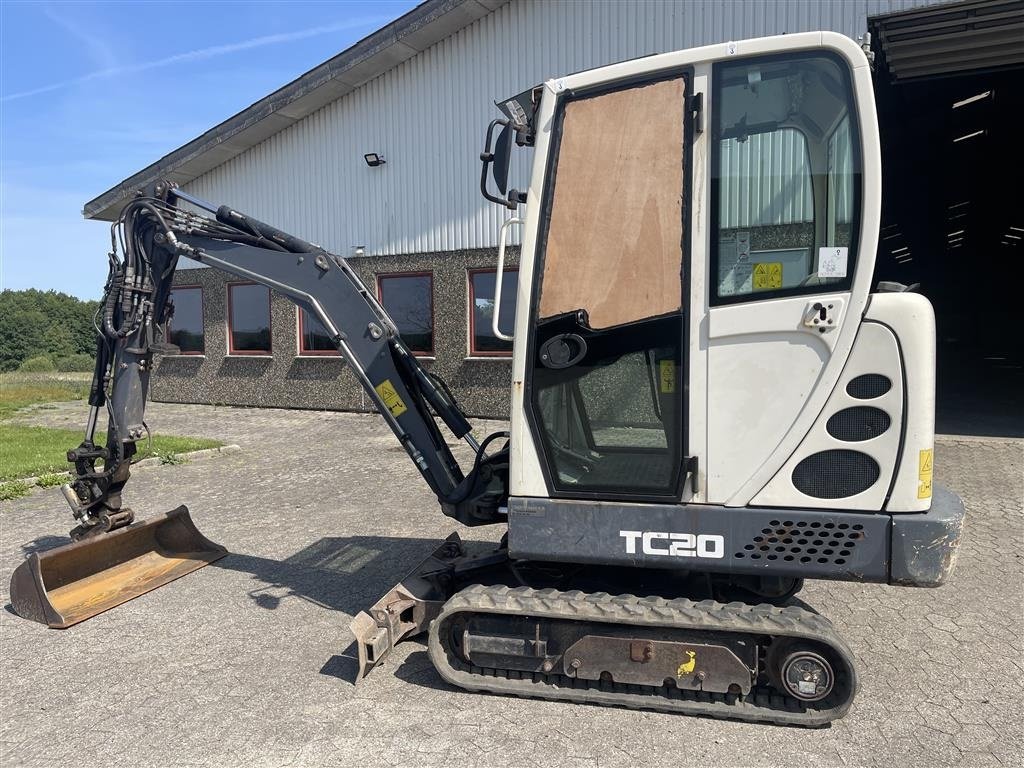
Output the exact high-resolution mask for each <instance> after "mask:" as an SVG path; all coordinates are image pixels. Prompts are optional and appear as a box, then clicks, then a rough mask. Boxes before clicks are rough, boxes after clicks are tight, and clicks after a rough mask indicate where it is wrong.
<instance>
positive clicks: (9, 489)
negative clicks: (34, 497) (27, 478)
mask: <svg viewBox="0 0 1024 768" xmlns="http://www.w3.org/2000/svg"><path fill="white" fill-rule="evenodd" d="M31 490H32V486H30V485H29V484H28V483H23V482H21V480H12V481H11V482H9V483H0V501H12V500H13V499H20V498H21V497H22V496H27V495H28V492H29V491H31Z"/></svg>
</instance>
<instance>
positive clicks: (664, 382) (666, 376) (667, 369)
mask: <svg viewBox="0 0 1024 768" xmlns="http://www.w3.org/2000/svg"><path fill="white" fill-rule="evenodd" d="M658 382H659V385H660V389H661V393H662V394H663V395H671V394H672V393H673V392H675V391H676V363H675V361H674V360H660V361H659V362H658Z"/></svg>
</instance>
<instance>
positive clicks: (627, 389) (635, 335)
mask: <svg viewBox="0 0 1024 768" xmlns="http://www.w3.org/2000/svg"><path fill="white" fill-rule="evenodd" d="M691 83H692V72H691V71H690V70H683V69H677V70H675V71H669V72H666V71H661V72H658V73H656V74H652V75H647V76H643V75H641V76H639V77H634V78H631V79H629V80H628V81H626V82H622V81H618V82H615V83H614V84H607V83H605V84H601V85H597V86H595V87H592V88H586V87H583V88H579V89H577V90H576V91H574V92H571V93H562V94H561V95H560V96H559V97H558V99H557V102H556V107H555V110H554V114H553V118H552V120H553V122H552V126H551V130H550V131H549V132H548V135H549V136H550V137H551V138H550V146H548V147H546V150H547V153H548V154H547V174H546V175H547V179H546V182H545V184H544V190H543V195H542V199H541V201H540V208H539V211H538V213H537V215H538V216H539V221H538V223H537V247H536V259H535V263H534V265H533V275H532V295H531V302H530V309H529V312H530V316H529V326H528V330H527V334H526V339H527V343H526V345H525V350H524V351H523V353H524V354H525V358H526V359H525V366H524V368H525V384H526V391H525V395H524V402H523V405H524V409H523V410H524V412H525V414H526V419H527V421H528V424H529V438H530V439H531V442H532V443H533V445H534V446H535V449H536V456H537V458H538V460H539V465H540V470H541V472H542V474H543V480H544V491H543V493H542V495H550V496H552V497H555V498H559V497H561V498H577V499H615V500H636V501H678V500H679V499H681V498H683V497H684V486H685V487H688V486H686V485H685V483H684V481H685V479H686V477H687V474H688V471H689V469H690V468H691V467H690V465H689V464H688V462H687V454H686V442H687V441H686V439H685V434H686V413H687V409H688V406H689V404H688V403H687V401H686V397H687V386H686V382H687V376H688V372H689V369H688V365H689V358H690V355H689V353H688V351H687V344H688V341H687V333H686V322H685V321H686V313H687V306H686V305H687V303H688V302H687V301H686V300H685V298H684V297H685V296H686V290H687V273H688V269H689V265H688V238H689V225H688V220H689V206H688V201H689V178H690V165H689V164H690V154H691V153H690V128H689V118H688V115H689V110H688V104H689V103H690V102H689V98H690V89H691ZM540 149H541V148H540V147H538V150H540ZM531 213H532V212H531ZM528 229H529V225H528ZM519 353H520V350H519V349H517V354H519ZM513 430H514V435H513V437H514V439H513V442H514V443H515V442H516V440H517V439H518V435H517V432H516V425H513ZM513 486H514V487H513V493H516V489H517V488H518V489H536V488H537V483H536V482H530V481H529V479H528V481H527V482H522V481H521V480H520V482H517V480H516V478H515V477H514V478H513ZM524 486H525V488H524ZM532 494H533V495H538V491H537V490H532Z"/></svg>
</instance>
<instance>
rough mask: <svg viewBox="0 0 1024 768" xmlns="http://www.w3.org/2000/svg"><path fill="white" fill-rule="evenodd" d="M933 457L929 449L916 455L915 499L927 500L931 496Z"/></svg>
mask: <svg viewBox="0 0 1024 768" xmlns="http://www.w3.org/2000/svg"><path fill="white" fill-rule="evenodd" d="M933 466H934V455H933V452H932V449H931V448H928V449H927V450H924V451H920V452H918V454H917V498H919V499H929V498H931V495H932V468H933Z"/></svg>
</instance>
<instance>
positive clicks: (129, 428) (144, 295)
mask: <svg viewBox="0 0 1024 768" xmlns="http://www.w3.org/2000/svg"><path fill="white" fill-rule="evenodd" d="M148 192H149V194H147V195H145V196H141V197H139V198H137V199H136V200H133V201H132V202H130V203H129V204H128V205H127V206H126V208H125V210H124V212H123V213H122V215H121V218H120V219H119V221H118V222H117V223H116V224H115V229H117V228H118V226H119V228H120V229H119V231H120V234H121V246H122V250H123V254H122V258H120V259H119V258H118V257H117V239H116V238H112V240H113V241H114V249H113V251H112V253H111V259H110V260H111V272H110V277H109V278H108V282H107V286H106V291H105V296H104V301H103V307H102V314H103V320H102V325H101V327H100V330H101V334H100V335H99V341H98V352H97V364H96V369H95V375H94V382H93V387H92V392H91V395H90V401H89V402H90V405H91V406H92V411H91V413H90V416H89V421H88V425H87V428H86V435H85V439H84V441H83V443H82V444H81V445H80V446H79V447H78V448H76V449H75V450H73V451H69V452H68V459H69V461H71V462H73V463H74V464H75V472H74V473H73V475H74V476H73V478H72V482H70V483H69V484H68V485H66V486H65V487H64V495H65V497H66V498H67V499H68V502H69V503H70V504H71V506H72V509H73V510H74V513H75V516H76V518H78V520H79V523H80V525H79V527H78V528H77V529H76V531H74V532H73V536H75V538H80V537H82V536H84V535H92V534H95V533H100V532H106V531H109V530H113V529H115V528H118V527H121V526H124V525H127V524H129V523H130V522H131V521H132V514H131V512H130V510H126V509H123V508H122V506H121V489H122V487H123V486H124V484H125V482H126V481H127V479H128V476H129V467H130V464H131V461H132V457H133V456H134V455H135V453H136V444H137V442H139V441H142V440H144V439H146V438H147V437H148V433H149V430H148V428H147V427H146V424H145V422H144V421H143V417H144V412H145V404H146V398H147V395H148V389H149V377H150V374H151V371H152V359H153V354H154V353H157V352H161V351H170V349H171V345H167V344H161V343H160V342H159V341H157V337H158V335H159V333H160V331H159V328H160V327H161V326H164V325H165V324H166V322H167V320H168V319H169V317H170V316H171V314H173V307H172V306H171V304H170V302H169V299H170V294H171V287H172V281H173V275H174V271H175V268H176V266H177V262H178V259H179V258H180V257H181V256H187V257H189V258H191V259H194V260H196V261H198V262H200V263H202V264H204V265H206V266H209V267H213V268H216V269H219V270H221V271H223V272H227V273H229V274H231V275H234V276H236V277H240V278H244V279H246V280H251V281H253V282H256V283H259V284H261V285H266V286H267V287H268V288H271V289H273V290H274V291H277V292H278V293H280V294H282V295H284V296H287V297H288V298H289V299H291V300H292V301H293V302H294V303H295V304H296V305H298V306H299V307H301V308H302V309H304V310H305V311H306V312H308V313H309V314H310V315H311V316H313V317H315V318H317V319H318V320H319V321H320V322H321V323H322V324H323V326H324V327H325V328H326V329H327V332H328V333H329V335H330V336H331V339H332V340H333V341H334V343H335V345H336V346H337V347H338V350H339V352H340V353H341V355H342V357H343V358H344V359H345V361H346V362H347V363H348V365H349V366H350V368H351V370H352V371H353V373H354V374H355V377H356V379H357V380H358V381H359V383H360V385H361V386H362V387H363V389H364V390H365V392H366V395H367V397H368V398H369V399H370V401H371V402H372V403H373V404H374V405H375V406H376V408H377V410H378V411H379V412H380V414H381V416H382V417H383V418H384V420H385V422H386V423H387V425H388V426H389V427H390V429H391V430H392V432H394V434H395V436H396V437H397V438H398V441H399V442H400V443H401V445H402V446H403V448H405V450H406V452H407V453H408V455H409V457H410V459H412V461H413V463H414V464H415V465H416V467H417V469H418V470H419V471H420V473H421V475H422V476H423V478H424V480H425V481H426V482H427V484H428V485H429V486H430V489H431V490H432V491H433V492H434V494H435V495H436V496H437V498H438V500H439V501H440V502H441V503H442V508H443V509H444V511H445V512H446V513H447V514H449V515H451V516H453V517H455V518H457V519H459V520H461V521H462V522H464V523H467V524H470V525H472V524H479V523H485V522H493V521H494V517H495V515H496V514H497V506H498V505H499V503H503V499H504V497H505V496H507V490H505V489H504V488H502V487H500V486H501V483H500V482H499V483H498V485H497V486H495V484H494V482H493V480H492V482H491V483H490V485H486V484H484V485H485V486H486V487H481V484H480V483H478V482H477V481H476V478H475V477H474V476H473V475H475V471H474V472H472V473H470V474H471V476H470V477H469V478H467V477H466V476H464V474H463V472H462V470H461V468H460V467H459V464H458V462H457V461H456V460H455V458H454V456H453V455H452V452H451V450H450V449H449V447H448V444H447V442H446V441H445V438H444V436H443V435H442V433H441V431H440V429H439V428H438V425H437V423H436V422H435V420H434V416H433V414H436V415H437V416H438V417H439V418H440V419H441V420H442V421H443V422H444V423H445V424H446V426H447V427H448V428H449V429H450V430H451V431H452V433H453V434H454V435H455V436H456V437H457V438H463V439H465V440H466V441H467V442H468V443H469V444H470V445H471V446H472V448H473V449H474V450H475V451H476V452H477V454H478V456H477V463H476V465H475V466H474V470H475V469H476V468H477V467H478V466H479V464H480V462H481V461H482V460H484V459H485V458H486V457H485V456H484V455H483V452H482V449H481V446H480V445H479V443H477V441H476V440H475V439H474V438H473V436H472V434H471V425H470V424H469V422H468V421H467V420H466V418H465V415H464V414H463V412H462V411H461V409H460V408H459V406H458V404H457V403H456V402H455V400H454V398H453V397H452V396H451V393H450V392H449V390H448V389H447V387H446V386H445V385H444V383H443V382H442V381H440V379H438V378H437V377H436V376H434V375H432V374H431V373H430V372H429V371H427V370H426V369H425V368H424V367H423V366H422V365H421V364H420V362H419V361H418V360H417V359H416V358H415V356H413V355H412V354H411V353H410V352H409V349H408V348H407V347H406V345H405V344H404V343H403V342H402V339H401V337H400V335H399V333H398V329H397V327H396V325H395V323H394V322H393V321H392V319H391V318H390V316H389V315H388V313H387V312H386V310H385V309H384V308H383V306H381V304H380V303H379V302H378V301H377V299H376V297H375V296H374V295H373V293H372V292H371V291H370V290H369V289H368V288H367V287H366V285H365V284H364V283H363V281H362V280H361V279H360V278H359V276H358V275H357V274H356V272H355V271H354V270H353V269H352V267H351V266H350V265H349V264H348V263H347V262H346V261H345V260H344V259H343V258H341V257H340V256H337V255H335V254H331V253H329V252H327V251H326V250H324V249H323V248H320V247H319V246H317V245H314V244H312V243H309V242H306V241H304V240H302V239H300V238H298V237H295V236H294V235H290V234H288V233H286V232H283V231H281V230H278V229H276V228H275V227H272V226H270V225H268V224H265V223H263V222H260V221H258V220H256V219H253V218H251V217H248V216H246V215H245V214H242V213H239V212H238V211H236V210H234V209H232V208H230V207H228V206H223V205H222V206H214V205H213V204H211V203H207V202H206V201H204V200H201V199H199V198H196V197H193V196H192V195H189V194H187V193H185V192H183V191H181V190H179V189H177V188H175V187H174V186H173V185H171V184H169V183H166V182H161V183H159V184H157V185H155V186H154V187H153V188H152V189H151V190H149V191H148ZM181 202H186V203H189V204H190V205H192V206H194V207H197V208H199V209H201V210H202V211H204V212H205V214H212V217H211V216H208V215H205V214H195V213H192V212H189V211H187V210H185V209H184V208H182V207H180V205H179V203H181ZM104 405H106V407H107V410H108V413H109V419H108V432H107V441H106V447H99V446H97V444H96V443H95V442H94V431H95V428H96V422H97V416H98V411H99V409H100V407H102V406H104ZM97 460H102V461H103V466H102V469H97V468H96V461H97ZM498 474H499V475H500V473H498ZM487 475H488V478H489V479H492V478H493V477H494V475H495V473H493V472H488V473H487ZM499 479H500V478H499Z"/></svg>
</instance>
